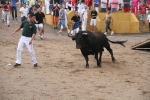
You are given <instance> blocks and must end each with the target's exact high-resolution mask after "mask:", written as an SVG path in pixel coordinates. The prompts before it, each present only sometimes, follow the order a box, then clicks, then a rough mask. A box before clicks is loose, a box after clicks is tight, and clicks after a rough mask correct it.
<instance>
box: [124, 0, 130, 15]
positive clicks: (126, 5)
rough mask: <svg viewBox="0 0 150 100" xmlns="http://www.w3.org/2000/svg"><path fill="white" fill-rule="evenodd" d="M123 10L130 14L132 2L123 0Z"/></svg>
mask: <svg viewBox="0 0 150 100" xmlns="http://www.w3.org/2000/svg"><path fill="white" fill-rule="evenodd" d="M123 4H124V5H123V10H124V12H125V13H126V12H129V11H130V0H123Z"/></svg>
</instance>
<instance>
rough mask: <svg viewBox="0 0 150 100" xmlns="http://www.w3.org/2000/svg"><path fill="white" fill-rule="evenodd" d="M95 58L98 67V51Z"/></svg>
mask: <svg viewBox="0 0 150 100" xmlns="http://www.w3.org/2000/svg"><path fill="white" fill-rule="evenodd" d="M95 59H96V61H97V66H99V67H100V61H99V59H98V52H97V53H95Z"/></svg>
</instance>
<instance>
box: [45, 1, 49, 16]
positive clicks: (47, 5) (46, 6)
mask: <svg viewBox="0 0 150 100" xmlns="http://www.w3.org/2000/svg"><path fill="white" fill-rule="evenodd" d="M49 7H50V0H45V8H46V14H50V12H49Z"/></svg>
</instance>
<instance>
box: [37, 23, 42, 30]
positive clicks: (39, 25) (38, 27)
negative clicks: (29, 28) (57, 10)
mask: <svg viewBox="0 0 150 100" xmlns="http://www.w3.org/2000/svg"><path fill="white" fill-rule="evenodd" d="M35 25H36V28H37V30H39V29H40V28H41V27H42V28H43V23H40V24H35Z"/></svg>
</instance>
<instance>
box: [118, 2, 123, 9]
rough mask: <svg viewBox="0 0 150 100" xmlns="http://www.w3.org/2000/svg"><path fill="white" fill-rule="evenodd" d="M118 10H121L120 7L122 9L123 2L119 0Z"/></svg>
mask: <svg viewBox="0 0 150 100" xmlns="http://www.w3.org/2000/svg"><path fill="white" fill-rule="evenodd" d="M118 2H119V10H122V7H123V0H119V1H118Z"/></svg>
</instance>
